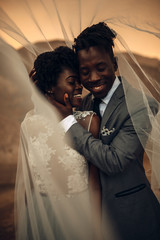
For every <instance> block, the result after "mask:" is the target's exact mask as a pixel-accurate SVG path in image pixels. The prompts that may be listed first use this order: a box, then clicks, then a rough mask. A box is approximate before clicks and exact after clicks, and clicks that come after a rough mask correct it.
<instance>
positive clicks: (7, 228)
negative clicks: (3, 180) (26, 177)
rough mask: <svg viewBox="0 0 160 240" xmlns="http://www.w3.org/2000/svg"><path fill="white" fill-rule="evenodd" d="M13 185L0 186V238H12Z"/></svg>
mask: <svg viewBox="0 0 160 240" xmlns="http://www.w3.org/2000/svg"><path fill="white" fill-rule="evenodd" d="M13 210H14V186H13V185H11V186H6V187H1V188H0V239H1V240H14V239H15V231H14V211H13Z"/></svg>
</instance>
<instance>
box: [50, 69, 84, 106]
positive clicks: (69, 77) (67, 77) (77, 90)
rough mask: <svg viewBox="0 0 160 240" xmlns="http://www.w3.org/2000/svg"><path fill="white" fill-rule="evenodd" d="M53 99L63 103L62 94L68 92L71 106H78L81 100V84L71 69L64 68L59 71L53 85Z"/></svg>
mask: <svg viewBox="0 0 160 240" xmlns="http://www.w3.org/2000/svg"><path fill="white" fill-rule="evenodd" d="M53 90H54V99H55V100H56V101H58V102H60V103H62V104H64V94H65V93H68V96H69V99H70V103H71V105H72V106H73V107H78V106H80V104H81V101H82V96H81V95H82V86H81V84H80V82H79V78H78V76H77V74H76V73H74V72H73V71H72V70H70V69H68V68H65V69H64V70H63V72H62V73H60V75H59V78H58V80H57V85H56V86H54V87H53Z"/></svg>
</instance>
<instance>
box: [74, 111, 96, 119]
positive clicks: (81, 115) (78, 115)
mask: <svg viewBox="0 0 160 240" xmlns="http://www.w3.org/2000/svg"><path fill="white" fill-rule="evenodd" d="M93 113H94V112H93V111H75V112H74V113H73V115H74V117H75V118H76V119H85V118H86V117H87V116H89V115H91V114H93Z"/></svg>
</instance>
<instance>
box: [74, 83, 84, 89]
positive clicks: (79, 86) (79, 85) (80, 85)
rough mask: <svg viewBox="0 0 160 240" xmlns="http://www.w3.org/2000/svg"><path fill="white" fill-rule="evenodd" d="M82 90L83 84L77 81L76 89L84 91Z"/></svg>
mask: <svg viewBox="0 0 160 240" xmlns="http://www.w3.org/2000/svg"><path fill="white" fill-rule="evenodd" d="M82 88H83V86H82V84H81V83H80V82H78V81H77V82H76V85H75V89H82Z"/></svg>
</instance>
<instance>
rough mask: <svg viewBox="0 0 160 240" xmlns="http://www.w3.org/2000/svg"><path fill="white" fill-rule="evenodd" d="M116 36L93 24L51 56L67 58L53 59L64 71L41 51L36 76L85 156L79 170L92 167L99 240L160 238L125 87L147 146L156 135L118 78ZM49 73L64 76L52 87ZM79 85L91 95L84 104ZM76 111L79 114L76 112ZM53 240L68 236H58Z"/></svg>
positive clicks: (157, 209)
mask: <svg viewBox="0 0 160 240" xmlns="http://www.w3.org/2000/svg"><path fill="white" fill-rule="evenodd" d="M115 37H116V34H115V32H113V31H111V29H110V28H109V27H108V26H107V25H106V24H105V23H103V22H101V23H98V24H95V25H92V26H91V27H88V28H86V29H85V30H84V31H83V32H82V33H81V34H80V35H79V36H78V37H77V38H76V39H75V42H74V45H73V49H74V51H73V50H71V49H68V48H67V47H60V48H57V49H55V51H53V52H55V54H56V52H57V56H59V57H60V55H61V57H60V58H58V57H57V56H55V57H53V58H54V59H57V60H56V61H57V62H58V61H59V65H62V69H61V72H58V67H57V66H56V65H54V64H53V68H52V70H51V69H50V70H49V68H50V67H49V68H47V64H48V66H50V65H49V58H50V59H51V61H52V52H50V53H43V54H41V55H40V56H39V57H38V58H37V60H36V61H35V64H34V70H33V71H32V73H31V78H32V80H33V81H34V83H35V84H36V85H37V87H38V88H39V89H40V90H41V92H42V93H43V94H44V95H45V96H46V97H47V99H48V100H49V101H50V103H51V104H53V105H54V106H55V107H56V108H57V110H58V112H59V113H60V116H61V122H60V124H61V126H62V127H63V129H64V131H65V136H66V137H67V136H68V138H69V140H70V143H69V145H70V147H71V149H72V150H74V151H75V150H76V151H75V152H77V154H79V153H80V155H79V157H78V158H79V159H80V157H82V160H81V161H82V162H81V163H82V166H78V165H77V168H82V167H83V169H81V170H83V171H84V169H85V167H87V168H88V166H89V167H90V169H89V171H90V173H89V178H90V180H89V181H90V184H91V185H92V187H93V188H92V190H91V191H90V192H91V196H90V199H91V201H93V202H94V203H93V208H94V206H95V208H97V210H96V211H95V216H96V217H97V219H98V221H97V222H96V223H94V224H95V226H94V229H96V224H97V225H100V227H99V226H98V227H97V231H95V232H96V234H97V239H105V240H113V239H114V240H132V239H133V240H144V239H145V240H146V239H148V240H158V239H160V205H159V202H158V200H157V199H156V197H155V195H154V193H153V192H152V190H151V188H150V183H149V182H148V180H147V177H146V175H145V171H144V167H143V156H144V148H143V146H142V144H141V141H140V140H139V137H138V136H137V132H136V130H135V127H134V125H133V122H132V119H131V116H130V113H129V111H128V108H127V102H126V101H127V100H126V97H125V93H124V88H123V81H124V82H125V84H126V86H127V88H126V91H127V92H128V95H129V97H130V98H133V99H134V102H136V104H134V106H133V109H132V111H131V112H132V116H133V117H134V119H136V120H137V123H138V124H139V131H141V132H140V135H143V140H144V142H146V141H147V135H148V134H146V135H145V133H146V132H147V133H149V132H150V131H151V126H150V124H149V120H148V116H147V115H146V109H145V108H144V106H143V104H142V103H141V102H142V95H141V93H140V92H139V91H137V90H136V89H134V88H133V87H132V86H131V85H130V84H129V83H128V82H127V81H126V80H125V79H123V77H122V76H121V77H119V76H116V73H115V72H116V71H117V69H118V64H117V59H116V57H115V56H114V52H113V47H114V42H113V40H114V38H115ZM58 52H59V55H58ZM65 53H66V56H67V57H66V61H63V60H62V59H61V58H63V57H64V56H62V55H65ZM53 55H54V54H53ZM71 55H72V57H71V58H70V57H69V56H71ZM44 58H45V60H44ZM58 59H59V60H58ZM77 60H78V62H77ZM38 61H40V62H41V63H40V65H39V66H38V64H39V63H38ZM53 61H54V60H53ZM43 62H45V63H44V64H46V67H43ZM70 62H71V64H70ZM36 64H37V65H36ZM77 64H78V65H77ZM44 68H45V70H44ZM43 71H45V73H44V72H43ZM47 71H52V72H53V73H51V74H53V75H54V74H55V76H58V78H57V80H56V83H55V84H54V85H53V83H52V79H50V78H49V77H48V80H47V81H48V83H47V84H46V83H44V82H43V76H45V74H46V76H47ZM42 72H43V73H44V75H43V74H42ZM38 74H39V75H38ZM56 74H57V75H56ZM42 75H43V76H42ZM38 76H39V77H38ZM55 79H56V77H55ZM81 84H82V85H83V86H84V87H85V88H86V89H87V90H88V91H89V92H90V93H89V94H88V95H87V96H85V97H84V99H83V100H82V99H81V93H82V86H81ZM148 103H149V106H150V109H151V111H152V113H153V114H154V115H156V113H157V111H158V105H157V103H156V102H155V101H154V100H153V99H152V98H151V97H148ZM73 107H75V108H78V111H74V112H73ZM83 157H84V158H83ZM84 159H85V161H86V162H87V163H88V165H85V162H84ZM80 172H82V171H79V173H80ZM80 175H81V178H80V179H79V180H78V179H77V182H78V181H79V188H81V190H82V191H84V190H85V187H84V186H85V184H86V179H85V177H84V175H83V176H82V174H81V173H80ZM87 184H88V183H87ZM75 185H76V183H75ZM44 194H45V193H44ZM53 221H54V220H53ZM93 222H94V221H93ZM100 229H101V230H102V231H101V230H100ZM62 231H63V230H62ZM59 232H60V230H59ZM97 232H100V233H97ZM75 236H76V234H75ZM42 239H43V238H42ZM44 239H45V238H44ZM55 239H58V240H59V239H65V238H63V237H60V236H59V237H58V236H57V238H56V237H55ZM66 239H67V238H66ZM75 239H76V237H75ZM77 239H79V238H78V237H77ZM81 239H83V238H81ZM71 240H72V239H71Z"/></svg>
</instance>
